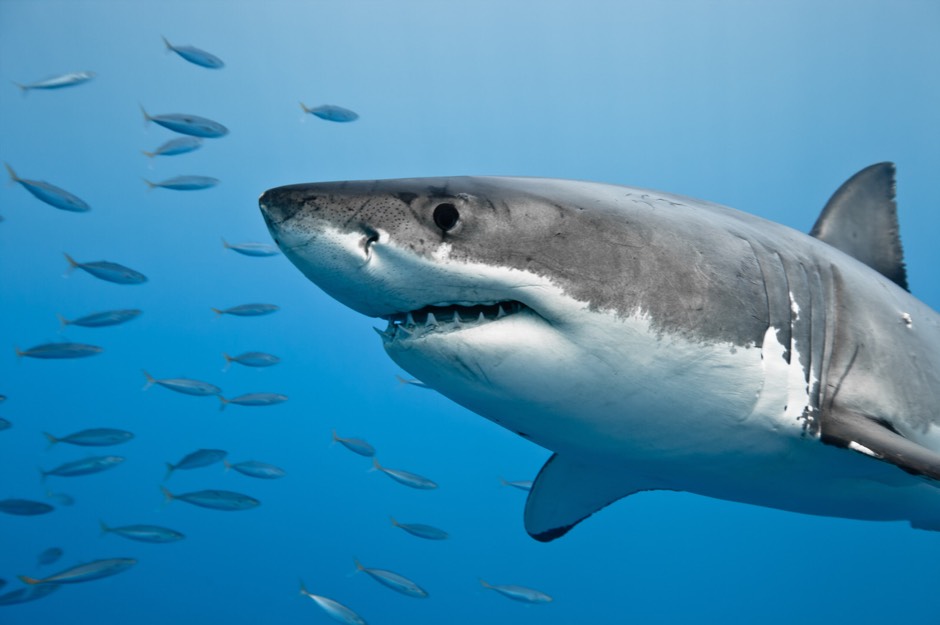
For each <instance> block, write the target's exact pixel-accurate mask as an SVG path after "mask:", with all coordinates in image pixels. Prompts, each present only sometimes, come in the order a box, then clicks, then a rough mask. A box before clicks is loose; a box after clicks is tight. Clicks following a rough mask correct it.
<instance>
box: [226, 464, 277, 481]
mask: <svg viewBox="0 0 940 625" xmlns="http://www.w3.org/2000/svg"><path fill="white" fill-rule="evenodd" d="M225 469H226V470H228V469H235V470H236V471H238V472H239V473H241V474H242V475H247V476H248V477H256V478H258V479H261V480H276V479H278V478H282V477H284V476H285V475H287V472H286V471H285V470H284V469H282V468H281V467H276V466H274V465H273V464H268V463H267V462H258V461H257V460H245V461H244V462H236V463H235V464H230V463H229V462H228V461H225Z"/></svg>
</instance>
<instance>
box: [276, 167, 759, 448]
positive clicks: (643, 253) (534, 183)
mask: <svg viewBox="0 0 940 625" xmlns="http://www.w3.org/2000/svg"><path fill="white" fill-rule="evenodd" d="M631 191H633V190H631V189H628V188H625V187H612V186H605V185H596V184H592V183H577V182H571V181H558V180H544V179H527V178H485V177H457V178H429V179H403V180H382V181H369V182H332V183H314V184H301V185H292V186H286V187H279V188H275V189H271V190H269V191H267V192H265V193H264V194H263V195H262V196H261V198H260V200H259V203H260V206H261V210H262V212H263V213H264V217H265V220H266V221H267V225H268V228H269V229H270V231H271V233H272V235H273V236H274V239H275V240H276V241H277V243H278V245H279V246H280V247H281V249H282V250H283V251H284V253H285V255H286V256H287V257H288V258H289V259H290V260H291V261H292V262H293V263H294V264H295V265H296V266H297V267H298V268H299V269H300V270H301V271H302V272H303V273H304V274H305V275H306V276H307V277H308V278H309V279H310V280H311V281H313V282H314V283H316V284H317V285H318V286H320V287H321V288H322V289H323V290H324V291H326V292H327V293H328V294H329V295H331V296H332V297H334V298H335V299H337V300H339V301H340V302H342V303H343V304H345V305H347V306H349V307H350V308H352V309H354V310H356V311H358V312H360V313H362V314H365V315H368V316H370V317H380V318H382V319H384V320H386V322H387V323H386V326H385V328H384V329H382V330H380V331H379V333H380V335H381V338H382V342H383V344H384V347H385V350H386V351H387V352H388V354H389V356H391V358H392V359H393V360H394V361H395V362H396V363H398V364H399V365H400V366H401V367H402V368H404V369H405V370H406V371H408V372H409V373H411V374H412V375H414V376H416V377H418V378H419V379H421V380H422V381H423V382H425V383H426V384H427V385H428V386H430V387H432V388H435V389H437V390H438V391H440V392H442V393H443V394H445V395H447V396H448V397H450V398H452V399H454V400H455V401H457V402H459V403H461V404H463V405H465V406H467V407H469V408H471V409H472V410H475V411H476V412H478V413H480V414H482V415H484V416H486V417H488V418H490V419H492V420H494V421H496V422H498V423H501V424H503V425H505V426H506V427H509V428H510V429H513V430H515V431H517V432H518V433H520V434H523V435H526V436H528V437H530V438H533V439H534V440H536V441H537V442H539V443H541V444H543V445H546V446H548V447H550V448H556V444H557V443H558V441H559V440H568V441H570V437H572V436H576V435H577V432H579V431H581V430H579V429H578V428H576V427H574V424H572V428H571V429H570V430H569V429H568V428H567V427H566V425H565V424H566V423H568V420H566V418H565V417H564V415H571V414H572V412H576V410H575V409H574V406H573V404H577V403H578V402H593V403H594V408H595V409H596V410H597V411H598V412H599V413H600V412H603V410H604V406H603V405H602V404H603V403H604V400H603V399H599V398H597V397H591V393H592V390H591V389H592V388H595V386H596V385H597V383H598V382H599V381H601V383H606V382H604V381H605V380H611V383H613V384H618V385H623V386H622V389H623V390H624V393H625V395H626V396H629V395H630V388H629V386H630V384H636V385H637V386H636V396H637V397H640V398H641V399H640V400H639V404H638V407H639V408H640V409H644V408H645V405H644V404H643V401H645V400H644V399H642V398H643V397H645V395H644V393H648V394H650V399H649V401H654V400H653V399H652V395H653V393H651V392H650V389H653V388H655V389H656V392H655V394H656V395H657V396H659V395H661V394H662V393H663V392H666V393H668V389H664V388H663V387H662V386H660V385H658V382H657V381H656V380H655V377H656V376H659V375H661V374H662V369H661V367H658V366H657V363H656V362H649V361H650V360H651V359H652V360H654V361H655V359H656V358H657V357H658V356H656V355H652V356H651V355H650V354H651V353H652V352H650V351H649V350H648V349H647V348H650V347H653V346H654V345H655V344H656V343H658V342H661V338H662V335H663V332H669V331H671V330H673V329H676V331H677V332H678V333H680V334H685V335H688V336H687V338H690V339H692V340H698V339H700V338H701V337H702V336H704V334H705V333H706V331H710V332H712V334H715V332H716V331H718V333H719V334H720V327H718V326H719V325H720V324H717V325H716V324H715V323H713V320H712V321H709V318H708V317H704V318H703V316H702V315H701V314H699V311H701V309H702V308H703V307H707V306H708V305H722V304H721V301H720V300H717V299H716V300H715V301H704V300H707V299H709V298H710V297H712V296H710V295H709V294H708V293H703V291H702V288H701V284H700V283H698V282H695V280H696V278H695V274H694V272H693V274H691V276H692V277H690V278H686V276H689V275H690V274H689V272H688V271H687V268H688V266H689V263H691V264H692V265H693V266H694V265H695V264H696V263H697V262H698V261H697V260H696V259H697V258H698V257H699V256H700V254H698V251H691V252H690V254H691V256H689V254H686V253H684V252H682V251H681V250H680V253H678V254H677V253H675V249H674V248H675V239H676V234H675V232H672V231H669V232H666V233H665V234H664V233H663V232H662V231H661V230H660V229H658V227H657V223H656V214H657V211H667V210H668V209H669V208H670V200H666V199H663V198H640V197H639V196H638V195H637V196H635V197H631V196H633V195H634V194H632V193H631ZM679 228H680V230H681V229H683V228H684V229H688V230H689V231H690V232H692V231H694V229H695V228H696V225H695V224H684V225H680V226H679ZM739 243H740V242H739ZM667 247H672V248H673V249H672V252H673V253H670V254H664V253H660V252H661V250H662V249H664V248H667ZM663 275H670V276H674V277H672V278H671V282H669V283H664V282H663V279H662V276H663ZM684 280H688V281H690V282H689V284H683V281H684ZM732 304H733V303H732ZM732 304H729V305H732ZM736 314H740V311H738V313H736ZM625 319H633V320H634V321H637V320H639V321H637V324H639V325H637V324H634V326H635V327H639V328H641V329H642V330H643V331H642V332H638V333H634V335H630V334H629V332H627V333H626V334H624V333H623V332H622V331H621V330H623V328H620V327H618V328H617V329H616V332H617V333H618V339H617V341H616V347H615V348H614V346H613V345H612V342H611V341H610V333H611V332H612V331H614V330H612V329H611V325H610V324H611V323H615V322H617V320H620V321H623V320H625ZM708 324H712V325H711V326H709V325H708ZM634 326H631V327H634ZM706 326H707V327H706ZM647 330H648V331H647ZM624 336H627V339H626V340H624V338H623V337H624ZM709 338H710V340H711V339H712V338H714V339H715V340H724V341H725V342H732V343H734V342H738V343H740V344H742V345H743V344H744V343H745V342H746V341H744V340H743V339H742V340H740V341H739V340H734V341H732V340H730V338H729V337H718V336H715V337H712V336H710V337H709ZM752 338H753V337H748V340H752ZM628 352H630V353H628ZM631 353H632V355H631ZM674 356H675V354H673V355H671V356H670V358H673V357H674ZM633 358H636V361H637V362H636V363H633V364H634V365H636V366H635V367H632V368H634V369H636V375H635V376H633V380H632V382H631V381H628V380H625V379H621V378H622V377H623V376H622V373H623V368H624V367H631V363H630V362H627V360H631V359H633ZM644 361H646V362H644ZM656 401H658V400H656ZM608 408H611V407H610V406H608ZM539 419H542V420H545V421H550V420H553V419H554V421H555V422H554V423H553V426H552V427H551V428H546V429H545V432H544V433H543V432H542V428H540V427H539V423H537V422H536V421H538V420H539ZM618 427H620V426H618ZM623 427H627V426H623ZM555 439H558V440H555Z"/></svg>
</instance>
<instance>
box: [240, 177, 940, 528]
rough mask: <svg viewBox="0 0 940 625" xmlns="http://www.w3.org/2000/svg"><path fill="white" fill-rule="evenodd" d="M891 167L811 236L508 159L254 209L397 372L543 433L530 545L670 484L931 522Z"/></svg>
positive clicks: (936, 318) (842, 200) (929, 343)
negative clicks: (378, 325)
mask: <svg viewBox="0 0 940 625" xmlns="http://www.w3.org/2000/svg"><path fill="white" fill-rule="evenodd" d="M894 198H895V168H894V166H893V165H892V164H891V163H880V164H877V165H872V166H871V167H868V168H866V169H864V170H862V171H860V172H859V173H857V174H856V175H854V176H853V177H852V178H850V179H849V180H848V181H847V182H846V183H844V184H843V185H842V186H841V187H840V188H839V189H838V191H836V193H835V194H834V195H833V196H832V198H831V199H830V200H829V202H828V204H827V205H826V206H825V208H824V210H823V211H822V214H821V215H820V217H819V219H818V221H817V222H816V224H815V226H814V227H813V229H812V231H811V232H810V235H806V234H803V233H801V232H798V231H796V230H793V229H791V228H788V227H785V226H783V225H780V224H777V223H774V222H771V221H767V220H764V219H761V218H759V217H756V216H753V215H750V214H747V213H743V212H740V211H737V210H734V209H731V208H727V207H724V206H720V205H717V204H713V203H709V202H704V201H701V200H695V199H691V198H687V197H682V196H679V195H673V194H669V193H662V192H659V191H651V190H645V189H639V188H633V187H624V186H615V185H608V184H598V183H590V182H578V181H570V180H556V179H539V178H511V177H451V178H414V179H400V180H376V181H352V182H323V183H311V184H298V185H291V186H284V187H278V188H275V189H271V190H269V191H266V192H265V193H264V194H263V195H262V196H261V198H260V200H259V204H260V207H261V211H262V213H263V215H264V218H265V221H266V222H267V225H268V228H269V230H270V232H271V234H272V235H273V237H274V239H275V241H276V242H277V244H278V245H279V246H280V248H281V249H282V250H283V252H284V254H285V255H286V256H287V257H288V258H289V259H290V260H291V262H293V263H294V264H295V265H296V266H297V267H298V268H299V269H300V270H301V271H302V272H303V273H304V274H305V275H306V276H307V277H308V278H309V279H310V280H312V281H313V282H314V283H316V284H317V285H318V286H319V287H320V288H322V289H323V290H324V291H325V292H326V293H328V294H329V295H331V296H332V297H334V298H336V299H337V300H339V301H340V302H342V303H343V304H345V305H346V306H348V307H350V308H352V309H353V310H356V311H358V312H360V313H362V314H364V315H368V316H370V317H380V318H382V319H384V320H386V321H387V327H386V328H385V329H384V330H379V334H380V335H381V340H382V344H383V346H384V348H385V351H386V352H387V353H388V355H389V356H390V357H391V358H392V359H393V360H394V361H395V362H396V363H397V364H398V365H399V366H401V367H402V368H403V369H404V370H406V371H408V372H409V373H410V374H411V375H413V376H415V377H417V378H418V379H420V380H421V381H423V382H424V383H425V384H427V385H428V386H429V387H431V388H433V389H436V390H437V391H439V392H441V393H443V394H444V395H446V396H447V397H449V398H451V399H452V400H454V401H456V402H457V403H459V404H461V405H463V406H465V407H467V408H469V409H470V410H472V411H474V412H476V413H478V414H480V415H482V416H484V417H486V418H487V419H490V420H492V421H494V422H496V423H498V424H499V425H501V426H503V427H505V428H508V429H510V430H512V431H514V432H516V433H518V434H519V435H520V436H523V437H525V438H527V439H529V440H531V441H533V442H535V443H537V444H539V445H541V446H543V447H545V448H547V449H549V450H551V451H553V452H554V455H553V456H552V457H551V459H550V460H549V461H548V462H547V463H546V464H545V466H544V467H543V468H542V470H541V472H540V473H539V475H538V477H537V478H536V480H535V482H534V485H533V487H532V490H531V492H530V493H529V497H528V500H527V502H526V507H525V527H526V530H527V531H528V532H529V534H530V535H531V536H533V537H534V538H536V539H538V540H541V541H548V540H552V539H554V538H557V537H559V536H561V535H563V534H564V533H566V532H567V531H568V530H570V529H571V528H572V527H574V526H575V525H576V524H577V523H579V522H580V521H581V520H583V519H585V518H586V517H588V516H590V515H591V514H593V513H594V512H596V511H597V510H599V509H601V508H603V507H605V506H607V505H608V504H610V503H612V502H614V501H616V500H618V499H621V498H623V497H625V496H628V495H630V494H632V493H637V492H640V491H648V490H674V491H687V492H691V493H697V494H700V495H705V496H709V497H715V498H718V499H724V500H730V501H737V502H745V503H750V504H757V505H761V506H768V507H771V508H778V509H782V510H790V511H795V512H801V513H807V514H815V515H824V516H834V517H844V518H852V519H869V520H883V521H888V520H901V521H907V522H909V523H910V524H911V525H912V526H913V527H915V528H921V529H928V530H940V315H938V314H937V313H936V312H935V311H934V310H932V309H931V308H930V307H929V306H927V305H926V304H924V303H922V302H921V301H919V300H918V299H916V298H915V297H914V296H912V295H911V294H910V293H909V292H908V289H907V279H906V272H905V268H904V263H903V258H902V250H901V243H900V238H899V234H898V222H897V211H896V205H895V199H894Z"/></svg>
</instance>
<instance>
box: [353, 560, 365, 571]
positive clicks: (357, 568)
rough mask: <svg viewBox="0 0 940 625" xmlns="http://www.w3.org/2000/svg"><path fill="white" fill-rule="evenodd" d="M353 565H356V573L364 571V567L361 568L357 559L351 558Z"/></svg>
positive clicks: (360, 563)
mask: <svg viewBox="0 0 940 625" xmlns="http://www.w3.org/2000/svg"><path fill="white" fill-rule="evenodd" d="M353 563H354V564H355V565H356V571H355V572H356V573H358V572H359V571H365V570H366V567H364V566H362V562H360V561H359V558H353Z"/></svg>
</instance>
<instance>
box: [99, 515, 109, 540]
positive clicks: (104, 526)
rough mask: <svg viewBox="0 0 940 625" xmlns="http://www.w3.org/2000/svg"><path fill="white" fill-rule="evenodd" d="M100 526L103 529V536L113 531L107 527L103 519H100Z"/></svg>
mask: <svg viewBox="0 0 940 625" xmlns="http://www.w3.org/2000/svg"><path fill="white" fill-rule="evenodd" d="M98 526H99V527H101V535H102V536H104V535H105V534H107V533H108V532H110V531H111V528H110V527H108V526H107V525H105V522H104V521H102V520H101V519H98Z"/></svg>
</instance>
